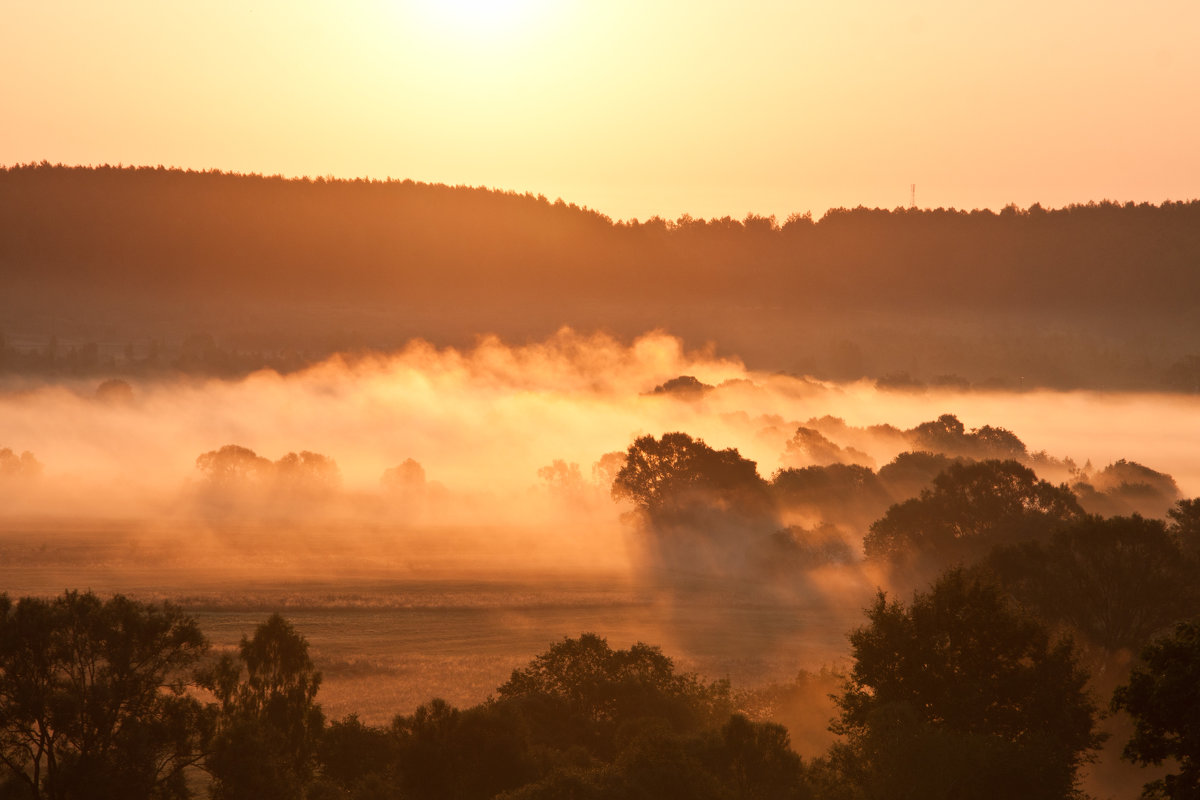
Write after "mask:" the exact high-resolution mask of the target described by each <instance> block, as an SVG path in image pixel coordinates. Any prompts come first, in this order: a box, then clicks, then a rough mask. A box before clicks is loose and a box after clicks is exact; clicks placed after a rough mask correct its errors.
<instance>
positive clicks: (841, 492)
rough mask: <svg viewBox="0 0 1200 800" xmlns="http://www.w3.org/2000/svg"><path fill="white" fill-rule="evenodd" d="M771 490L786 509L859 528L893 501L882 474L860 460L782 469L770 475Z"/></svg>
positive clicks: (864, 525) (876, 516) (877, 515)
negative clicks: (876, 472) (865, 465)
mask: <svg viewBox="0 0 1200 800" xmlns="http://www.w3.org/2000/svg"><path fill="white" fill-rule="evenodd" d="M771 491H772V493H773V494H774V496H775V499H776V502H777V503H778V504H779V506H780V508H782V509H784V510H788V511H795V512H800V513H806V514H810V515H815V516H817V517H819V518H820V519H822V520H823V521H825V522H833V523H845V524H846V525H849V526H851V527H854V528H858V530H862V528H864V527H866V526H867V525H868V524H870V522H871V521H872V520H874V519H877V518H878V517H879V515H880V514H882V513H883V512H884V510H886V509H887V507H888V505H889V504H890V503H891V502H892V497H891V495H890V494H888V492H887V490H886V489H885V488H884V486H883V484H882V483H881V482H880V481H879V477H878V476H877V475H876V474H875V473H874V472H873V471H872V470H871V468H870V467H864V466H861V465H859V464H829V465H826V466H814V467H804V468H802V469H783V470H779V471H778V472H776V473H775V475H774V476H773V477H772V478H771Z"/></svg>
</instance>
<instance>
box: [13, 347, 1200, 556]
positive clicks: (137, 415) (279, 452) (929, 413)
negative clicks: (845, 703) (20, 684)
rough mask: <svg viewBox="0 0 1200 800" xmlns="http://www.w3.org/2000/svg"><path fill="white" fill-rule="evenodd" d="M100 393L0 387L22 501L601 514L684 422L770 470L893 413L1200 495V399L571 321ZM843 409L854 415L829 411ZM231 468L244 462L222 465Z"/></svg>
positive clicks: (868, 455)
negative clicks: (881, 382)
mask: <svg viewBox="0 0 1200 800" xmlns="http://www.w3.org/2000/svg"><path fill="white" fill-rule="evenodd" d="M680 376H690V377H693V378H695V381H687V380H683V381H680V380H675V379H677V378H679V377H680ZM99 388H100V387H98V386H97V385H96V383H95V382H94V381H88V382H77V383H71V382H57V383H54V384H51V385H35V386H24V387H21V388H20V389H16V390H9V391H7V392H5V393H3V394H0V419H2V420H3V422H2V423H0V448H8V449H10V450H11V451H12V455H11V459H17V461H19V460H20V454H22V453H29V454H30V455H29V456H27V457H26V467H27V468H26V469H21V468H20V465H19V464H18V465H17V466H14V467H8V466H6V467H3V468H2V471H0V478H2V480H3V481H4V482H3V484H2V486H3V489H2V491H3V492H4V495H5V500H6V503H5V509H6V510H5V514H6V516H13V515H23V516H42V515H53V516H65V515H69V516H82V517H118V518H129V517H135V518H173V519H187V520H208V519H220V518H226V519H228V518H242V519H244V518H246V517H264V518H271V519H294V520H296V521H306V522H308V521H318V520H319V521H329V520H343V519H355V520H359V519H378V520H383V521H388V522H393V521H405V522H419V523H421V524H454V525H528V524H540V523H547V522H553V523H556V524H558V523H563V522H568V521H569V522H572V523H579V522H588V523H600V522H606V521H612V520H615V519H616V517H617V513H618V509H616V508H615V507H614V506H613V504H612V503H611V501H609V499H608V489H609V487H608V485H607V484H608V482H609V481H611V477H612V474H613V470H614V468H619V464H620V462H619V460H618V461H614V460H613V457H609V459H608V460H607V461H606V460H605V456H606V454H610V453H614V452H620V453H623V452H624V451H625V449H626V448H627V447H628V446H629V444H630V443H631V442H632V441H633V439H634V438H635V437H637V436H640V435H646V434H650V435H659V434H661V433H663V432H667V431H672V430H680V431H686V432H687V433H689V434H691V435H692V436H695V437H699V438H703V439H704V440H705V441H707V442H708V443H709V444H710V445H712V446H713V447H719V448H725V447H735V448H737V449H738V450H739V452H740V453H741V454H742V455H743V456H745V457H747V458H750V459H752V460H754V461H756V462H757V464H758V469H759V472H760V473H761V474H762V475H764V477H769V476H770V474H771V473H772V472H773V471H774V470H776V469H778V468H780V467H786V466H803V465H805V462H806V460H807V461H808V463H832V462H833V461H837V460H845V461H851V462H853V461H855V460H859V461H863V462H865V463H867V464H868V465H870V466H881V465H883V464H885V463H887V462H888V461H889V460H890V459H891V458H893V457H894V456H895V455H896V453H898V452H900V451H901V450H904V449H911V448H910V447H909V446H908V445H907V443H905V442H904V441H902V440H899V439H897V438H896V437H895V436H889V435H887V431H881V429H880V427H879V426H882V425H890V426H894V427H896V428H900V429H907V428H910V427H912V426H915V425H917V424H918V423H921V422H924V421H927V420H931V419H933V418H935V417H937V416H939V415H940V414H942V413H952V414H955V415H957V417H958V418H959V419H961V420H962V422H963V423H964V424H965V426H966V427H967V428H977V427H981V426H984V425H990V426H996V427H1000V428H1005V429H1007V430H1009V431H1012V432H1014V433H1015V434H1017V435H1018V436H1020V438H1021V439H1022V440H1023V441H1024V442H1025V443H1026V444H1027V445H1028V447H1029V449H1030V451H1043V450H1044V451H1046V453H1048V454H1049V455H1050V456H1053V457H1056V458H1066V457H1069V458H1071V459H1073V460H1074V461H1075V463H1076V464H1078V465H1080V466H1082V465H1085V464H1086V463H1087V462H1090V463H1091V464H1093V465H1095V467H1096V468H1100V467H1103V466H1104V465H1106V464H1109V463H1112V462H1115V461H1117V460H1118V459H1128V460H1130V461H1136V462H1139V463H1141V464H1145V465H1147V466H1150V467H1153V468H1154V469H1156V470H1159V471H1162V472H1167V473H1169V474H1171V475H1172V476H1174V478H1175V480H1176V481H1177V483H1178V484H1179V486H1180V488H1181V490H1182V491H1183V493H1184V494H1191V493H1195V492H1196V490H1197V489H1198V488H1200V465H1197V463H1196V462H1195V460H1194V457H1193V454H1194V453H1195V452H1196V448H1197V444H1200V428H1197V426H1196V425H1195V422H1194V420H1195V414H1196V412H1197V410H1200V400H1197V399H1195V398H1190V397H1180V396H1163V395H1106V394H1096V393H1090V392H1071V393H1058V392H1047V391H1037V392H1027V393H1010V392H1008V393H987V392H975V391H971V392H965V393H964V392H955V391H938V390H932V389H930V390H926V391H921V392H915V393H906V392H895V391H880V390H878V389H877V388H875V387H874V385H872V384H870V383H867V382H859V383H851V384H831V383H827V382H819V381H814V380H810V379H806V378H803V377H796V376H789V375H780V374H761V373H754V372H751V371H749V370H747V369H746V368H745V367H743V365H742V364H741V363H739V362H738V361H735V360H730V359H719V358H715V357H713V356H712V354H711V352H684V351H683V349H682V347H681V345H680V343H679V341H677V340H676V339H673V338H671V337H668V336H666V335H661V334H649V335H646V336H644V337H642V338H640V339H638V340H636V341H635V342H633V343H632V344H631V345H623V344H621V343H618V342H616V341H614V340H612V339H609V338H606V337H604V336H581V335H577V334H575V333H572V332H570V331H567V330H564V331H562V332H561V333H559V334H558V335H557V336H555V337H554V338H552V339H550V340H549V341H545V342H541V343H536V344H530V345H525V346H515V347H514V346H506V345H504V344H502V343H501V342H499V341H497V340H494V339H484V340H482V341H481V342H480V343H479V344H478V345H477V346H476V347H474V348H473V349H470V350H466V351H458V350H453V349H445V350H436V349H434V348H432V347H430V346H428V345H426V344H424V343H421V342H414V343H412V344H410V345H409V346H408V347H407V348H405V349H404V350H402V351H400V352H397V353H395V354H393V355H390V356H386V357H382V356H377V357H364V358H334V359H331V360H329V361H326V362H324V363H322V364H320V365H318V366H316V367H313V368H311V369H308V370H306V371H304V372H300V373H297V374H294V375H290V376H287V377H283V376H280V375H278V374H275V373H273V372H261V373H255V374H253V375H251V376H249V377H247V378H245V379H242V380H237V381H218V380H210V381H181V382H178V383H170V382H162V381H152V382H146V383H133V384H132V385H130V386H123V385H122V386H117V387H115V388H114V386H113V385H112V384H111V383H110V384H108V385H106V386H105V387H104V388H103V389H102V390H100V391H97V390H98V389H99ZM656 388H657V389H658V391H657V392H656V391H655V389H656ZM826 416H832V417H836V418H840V420H842V421H844V423H845V424H844V425H840V424H838V423H836V421H834V425H835V427H833V428H830V421H828V420H826V421H824V423H825V424H824V425H821V424H819V421H820V419H821V418H822V417H826ZM800 426H808V427H810V428H813V427H815V428H818V429H822V430H823V431H824V435H825V436H826V437H828V439H830V440H832V444H833V445H834V447H835V448H838V449H842V450H845V451H846V453H845V454H844V455H845V457H840V456H838V455H836V454H835V455H834V456H833V457H832V458H829V457H827V456H825V455H824V454H815V455H814V456H813V457H811V458H810V457H807V456H806V453H805V448H804V447H803V446H799V445H797V444H796V443H795V442H794V441H793V440H794V437H795V435H796V432H797V428H798V427H800ZM872 426H875V427H874V430H872ZM861 428H866V429H868V430H865V431H863V430H855V429H861ZM831 430H832V431H833V433H830V431H831ZM839 436H840V437H841V439H842V440H841V441H838V438H839ZM226 445H236V446H238V447H239V448H244V449H245V450H247V451H253V453H252V454H250V453H247V454H246V455H247V456H250V457H258V458H261V459H266V460H267V461H269V462H271V464H270V465H269V467H270V468H269V469H259V468H257V467H254V466H252V465H241V466H238V465H235V464H232V463H230V464H215V466H214V465H213V464H212V463H211V462H212V461H213V459H212V458H210V459H209V460H210V469H209V470H208V471H206V470H204V469H201V468H198V465H197V459H198V458H199V457H200V456H202V455H203V454H206V453H214V452H217V451H220V449H221V448H222V447H225V446H226ZM800 445H803V442H801V443H800ZM231 452H232V451H231ZM306 453H307V454H309V455H305V454H306ZM289 454H290V455H289ZM856 454H857V455H856ZM11 459H10V460H11ZM31 462H33V463H31ZM5 464H8V462H5ZM39 466H40V469H38V468H37V467H39ZM243 467H245V468H243ZM227 468H228V469H233V470H234V472H238V473H239V475H233V474H230V475H218V474H215V473H214V470H215V471H216V472H220V471H221V470H226V469H227ZM240 473H245V474H240ZM223 478H228V479H229V481H230V485H226V486H221V485H219V484H220V483H221V481H222V479H223ZM563 534H564V535H571V534H570V533H569V531H566V530H564V532H563Z"/></svg>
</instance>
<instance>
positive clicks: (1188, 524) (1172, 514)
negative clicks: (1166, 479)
mask: <svg viewBox="0 0 1200 800" xmlns="http://www.w3.org/2000/svg"><path fill="white" fill-rule="evenodd" d="M1167 517H1168V518H1169V519H1170V524H1169V525H1168V527H1167V531H1168V532H1169V533H1170V534H1171V536H1172V537H1173V538H1174V539H1175V541H1176V542H1177V543H1178V544H1179V547H1180V549H1181V550H1182V551H1183V552H1184V553H1185V554H1187V555H1188V556H1189V557H1190V558H1192V559H1193V561H1194V562H1196V561H1200V498H1192V499H1191V500H1180V501H1179V502H1178V503H1176V504H1175V506H1174V507H1173V508H1171V509H1170V510H1169V511H1167Z"/></svg>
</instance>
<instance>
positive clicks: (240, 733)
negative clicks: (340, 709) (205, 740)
mask: <svg viewBox="0 0 1200 800" xmlns="http://www.w3.org/2000/svg"><path fill="white" fill-rule="evenodd" d="M201 682H202V684H203V685H204V687H205V688H206V689H208V690H209V691H211V692H212V693H213V695H214V696H215V697H216V700H217V707H218V708H219V711H220V717H219V726H218V730H217V733H216V736H215V738H214V740H213V745H212V750H211V752H210V753H209V756H208V760H207V766H208V769H209V771H210V772H211V773H212V775H213V778H214V786H213V796H214V797H217V798H220V799H221V800H241V799H242V798H245V799H246V800H250V799H251V798H279V800H290V799H291V798H297V797H300V796H301V794H302V792H303V790H304V787H305V786H306V785H307V784H308V783H309V782H310V781H311V779H312V776H313V769H314V765H315V759H316V752H317V745H318V740H319V737H320V734H321V730H322V728H323V726H324V722H325V718H324V715H323V713H322V712H321V707H320V706H319V705H317V703H316V696H317V690H318V689H319V688H320V686H321V673H320V672H318V671H317V670H316V669H315V667H314V665H313V662H312V659H311V658H309V655H308V642H307V641H306V640H305V638H304V637H303V636H301V635H300V634H299V633H297V632H296V630H295V629H294V628H293V627H292V625H291V623H289V622H288V621H287V620H285V619H284V618H283V617H282V616H280V615H279V614H273V615H272V616H271V617H270V619H268V620H267V621H266V622H265V623H263V624H262V625H259V626H258V628H257V629H256V630H255V632H254V636H252V637H246V636H243V637H242V641H241V644H240V646H239V647H238V658H237V659H236V660H235V659H234V658H233V657H232V656H230V655H225V656H222V658H221V659H220V660H219V661H218V662H217V663H216V664H215V665H214V666H213V667H212V668H211V669H209V670H207V671H206V672H205V673H204V674H203V675H202V678H201Z"/></svg>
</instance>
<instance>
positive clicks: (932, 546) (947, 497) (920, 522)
mask: <svg viewBox="0 0 1200 800" xmlns="http://www.w3.org/2000/svg"><path fill="white" fill-rule="evenodd" d="M1081 514H1082V510H1081V509H1080V508H1079V504H1078V503H1077V502H1076V501H1075V497H1074V496H1073V495H1072V494H1071V492H1070V491H1069V490H1068V489H1067V488H1066V487H1064V486H1053V485H1051V484H1049V483H1047V482H1046V481H1043V480H1038V477H1037V475H1035V474H1034V472H1033V470H1031V469H1029V468H1028V467H1023V466H1021V465H1020V464H1018V463H1017V462H1016V461H980V462H974V463H957V464H953V465H951V466H950V467H949V468H948V469H947V470H946V471H945V472H943V473H942V474H941V475H939V476H938V477H937V478H935V479H934V482H933V488H932V489H926V490H925V491H923V492H921V495H920V496H919V497H917V498H914V499H911V500H906V501H905V502H903V503H899V504H897V505H894V506H892V507H891V508H889V509H888V511H887V514H885V515H884V517H883V518H882V519H879V520H877V521H876V522H874V523H872V525H871V530H870V532H869V533H868V534H867V536H866V538H865V539H864V540H863V547H864V549H865V550H866V553H867V555H868V556H870V557H874V558H890V559H893V560H902V559H906V558H911V557H915V558H917V559H919V560H920V559H925V560H928V559H930V558H932V559H933V560H934V561H939V560H942V561H949V562H953V561H956V560H959V559H963V558H974V557H976V556H979V555H982V554H983V553H986V552H987V551H988V550H989V549H990V548H992V547H994V546H997V545H1001V544H1010V543H1014V542H1018V541H1023V540H1036V539H1044V538H1046V537H1048V536H1049V535H1050V533H1051V532H1053V531H1054V530H1055V529H1056V528H1057V527H1059V526H1061V525H1062V524H1063V523H1066V522H1069V521H1072V520H1074V519H1077V518H1078V517H1080V516H1081Z"/></svg>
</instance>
